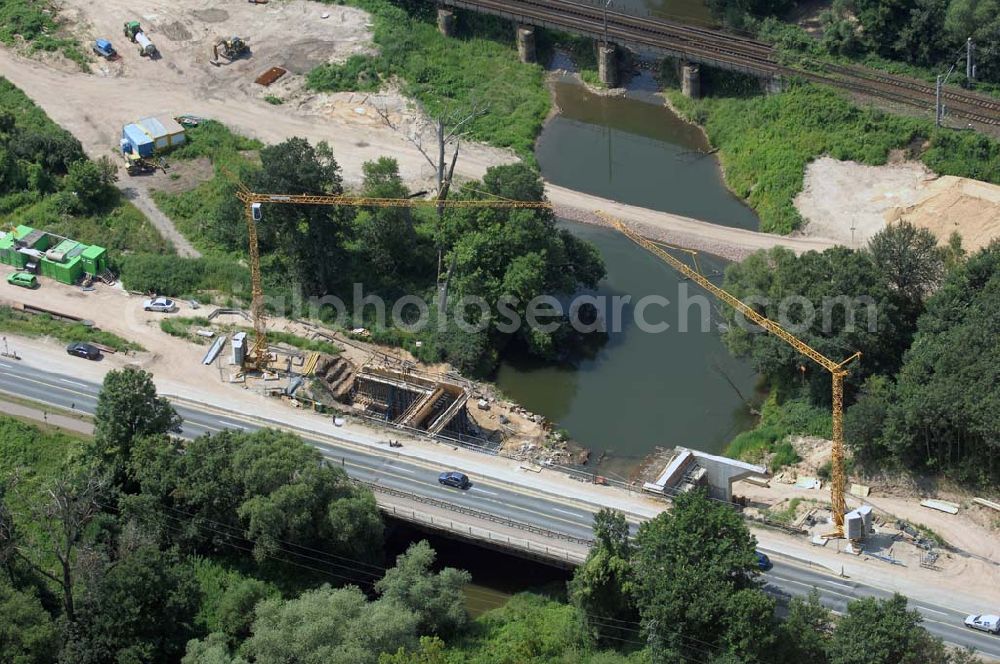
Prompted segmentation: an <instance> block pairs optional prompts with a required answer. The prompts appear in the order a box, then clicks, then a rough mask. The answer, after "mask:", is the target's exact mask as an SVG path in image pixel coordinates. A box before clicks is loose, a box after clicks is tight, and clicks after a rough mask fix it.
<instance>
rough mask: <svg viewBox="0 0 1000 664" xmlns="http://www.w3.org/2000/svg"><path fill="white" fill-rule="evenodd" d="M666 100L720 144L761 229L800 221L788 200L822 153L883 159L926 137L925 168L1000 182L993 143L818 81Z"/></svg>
mask: <svg viewBox="0 0 1000 664" xmlns="http://www.w3.org/2000/svg"><path fill="white" fill-rule="evenodd" d="M670 99H671V101H672V102H673V104H674V105H675V106H676V107H677V108H678V109H679V110H680V111H681V112H682V113H683V114H684V115H685V116H687V117H688V118H690V119H692V120H694V121H695V122H697V123H698V124H701V125H702V126H704V127H705V131H706V132H707V133H708V137H709V140H710V141H711V143H712V145H714V146H716V147H718V149H719V158H720V160H721V162H722V168H723V171H724V174H725V178H726V183H727V184H728V186H729V187H730V188H731V189H732V190H733V191H734V192H735V193H736V194H737V195H738V196H740V197H742V198H745V199H746V200H747V202H748V203H749V204H750V205H751V206H752V207H753V208H754V210H756V211H757V214H758V215H759V216H760V220H761V229H762V230H765V231H768V232H773V233H789V232H791V231H792V230H794V229H796V228H798V227H799V226H800V225H801V223H802V219H801V217H800V215H799V213H798V211H797V210H796V209H795V207H794V205H793V204H792V201H793V200H794V198H795V196H796V195H797V194H798V193H799V192H800V191H801V190H802V182H803V177H804V173H805V167H806V165H807V164H808V163H809V162H810V161H812V160H813V159H815V158H817V157H820V156H823V155H829V156H831V157H833V158H835V159H850V160H855V161H860V162H862V163H866V164H884V163H885V162H886V160H887V159H888V157H889V152H890V150H893V149H909V148H910V146H912V145H921V144H922V143H923V142H924V141H925V140H926V141H927V143H928V145H927V147H926V148H920V152H919V153H918V154H916V155H914V156H916V157H919V158H920V159H921V160H922V161H923V162H924V163H925V164H927V166H928V167H930V168H931V169H932V170H934V171H936V172H938V173H940V174H942V175H958V176H963V177H971V178H976V179H979V180H985V181H987V182H994V183H1000V143H998V142H997V141H995V140H993V139H990V138H987V137H985V136H982V135H980V134H975V133H972V132H961V133H956V132H953V131H950V130H939V129H935V128H934V127H933V125H932V123H929V122H926V121H923V120H917V119H914V118H905V117H899V116H893V115H888V114H885V113H881V112H879V111H876V110H872V109H862V108H859V107H857V106H855V105H854V104H852V103H851V102H849V101H848V100H846V99H845V98H844V97H843V96H841V95H840V94H839V93H837V92H834V91H832V90H829V89H826V88H823V87H817V86H812V85H802V86H795V87H793V88H792V89H790V90H788V91H786V92H784V93H782V94H779V95H769V96H755V97H746V98H732V97H730V98H722V97H708V98H705V99H702V100H691V99H688V98H687V97H684V96H682V95H680V94H679V93H677V92H671V93H670Z"/></svg>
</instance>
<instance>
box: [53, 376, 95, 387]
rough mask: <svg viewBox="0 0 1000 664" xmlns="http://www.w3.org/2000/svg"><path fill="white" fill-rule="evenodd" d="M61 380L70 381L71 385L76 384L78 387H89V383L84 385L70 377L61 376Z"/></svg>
mask: <svg viewBox="0 0 1000 664" xmlns="http://www.w3.org/2000/svg"><path fill="white" fill-rule="evenodd" d="M59 380H61V381H62V382H64V383H69V384H70V385H76V386H77V387H89V386H88V385H84V384H83V383H78V382H76V381H75V380H69V379H68V378H60V379H59Z"/></svg>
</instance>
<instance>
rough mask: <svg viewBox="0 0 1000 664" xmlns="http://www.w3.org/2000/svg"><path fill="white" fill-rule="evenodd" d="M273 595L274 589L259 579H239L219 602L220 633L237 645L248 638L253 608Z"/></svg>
mask: <svg viewBox="0 0 1000 664" xmlns="http://www.w3.org/2000/svg"><path fill="white" fill-rule="evenodd" d="M274 595H275V592H274V588H273V587H272V586H270V585H268V584H266V583H264V582H263V581H261V580H260V579H241V580H240V581H239V583H237V584H235V585H233V586H231V587H230V588H228V589H227V590H226V592H225V594H223V596H222V599H221V600H220V601H219V606H218V609H217V614H218V620H219V623H220V627H221V628H222V633H223V634H225V635H226V636H227V637H229V639H230V642H231V643H239V642H240V641H242V640H243V639H245V638H247V637H248V636H250V626H251V625H252V624H253V619H254V608H255V607H256V606H257V604H259V603H260V602H261V601H263V600H265V599H267V598H269V597H273V596H274Z"/></svg>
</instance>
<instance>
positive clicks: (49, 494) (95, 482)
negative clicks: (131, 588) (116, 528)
mask: <svg viewBox="0 0 1000 664" xmlns="http://www.w3.org/2000/svg"><path fill="white" fill-rule="evenodd" d="M106 489H107V480H106V478H104V477H102V476H100V475H98V474H97V472H96V471H88V472H86V473H83V474H81V475H78V476H76V477H60V478H58V479H56V480H54V481H53V482H52V483H51V484H49V486H48V487H47V488H46V489H45V499H44V500H43V501H37V500H36V501H35V504H33V505H31V506H30V507H29V508H28V509H29V511H30V518H31V519H32V521H34V522H35V523H37V524H38V525H39V527H40V530H41V531H42V532H41V533H40V534H41V537H39V538H38V539H39V541H32V538H30V536H28V535H26V536H25V538H24V539H22V538H21V537H19V536H18V537H14V539H13V541H12V546H13V551H14V553H15V555H17V557H18V558H19V559H20V560H23V561H24V562H25V563H27V564H28V565H29V566H30V567H31V568H32V569H34V570H35V571H36V572H38V573H39V574H41V575H42V576H44V577H46V578H48V579H50V580H51V581H53V582H55V583H56V584H58V585H59V586H60V588H62V591H63V609H64V610H65V612H66V618H67V619H68V620H69V621H70V622H74V621H75V620H76V613H75V610H74V602H73V583H74V570H75V562H76V558H77V550H78V548H79V546H80V543H81V541H82V539H83V534H84V531H85V530H86V528H87V526H88V525H89V524H90V523H91V521H93V520H94V517H96V516H97V515H98V514H99V513H100V512H101V506H100V500H101V498H102V496H103V494H104V492H105V491H106ZM26 502H27V501H26ZM0 527H2V526H0ZM9 531H10V533H11V535H13V534H14V530H13V528H9ZM5 532H7V530H3V531H2V532H0V537H3V535H4V533H5ZM43 550H46V551H48V552H50V553H51V554H52V555H53V556H54V557H55V558H56V560H57V561H58V563H59V569H58V570H57V571H55V572H53V571H51V570H50V569H48V568H47V566H46V565H45V564H44V563H43V562H42V561H41V560H40V558H41V557H42V556H40V553H41V552H42V551H43Z"/></svg>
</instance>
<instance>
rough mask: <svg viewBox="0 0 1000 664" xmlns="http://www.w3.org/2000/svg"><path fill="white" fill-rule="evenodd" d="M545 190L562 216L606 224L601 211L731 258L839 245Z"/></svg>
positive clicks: (672, 240) (664, 237) (658, 236)
mask: <svg viewBox="0 0 1000 664" xmlns="http://www.w3.org/2000/svg"><path fill="white" fill-rule="evenodd" d="M545 193H546V195H548V197H549V200H551V201H552V203H553V204H554V205H555V206H556V211H557V212H558V214H559V216H561V217H565V218H568V219H574V220H576V221H581V222H584V223H589V224H596V225H600V226H606V225H607V223H606V222H605V221H604V220H603V219H601V218H600V217H598V216H597V215H595V214H594V213H593V211H594V210H602V211H604V212H608V213H610V214H611V215H612V216H615V217H618V218H619V219H621V220H623V221H625V222H626V223H628V224H630V225H631V226H632V227H633V228H635V229H636V230H638V231H639V232H640V233H642V234H643V235H645V236H647V237H649V238H652V239H654V240H660V241H662V242H668V243H670V244H676V245H680V246H683V247H688V248H690V249H696V250H698V251H705V252H708V253H712V254H715V255H717V256H722V257H723V258H728V259H730V260H740V259H742V258H745V257H746V256H748V255H750V254H752V253H753V252H755V251H758V250H760V249H770V248H772V247H777V246H782V247H787V248H789V249H791V250H792V251H794V252H795V253H797V254H801V253H803V252H806V251H810V250H815V251H823V250H824V249H827V248H829V247H832V246H835V245H836V244H838V243H837V242H836V241H834V240H828V239H826V238H822V237H800V236H782V235H772V234H770V233H760V232H757V231H749V230H745V229H742V228H732V227H729V226H720V225H718V224H712V223H709V222H707V221H699V220H698V219H692V218H690V217H683V216H681V215H679V214H671V213H669V212H660V211H658V210H650V209H648V208H642V207H636V206H634V205H626V204H624V203H618V202H616V201H611V200H608V199H606V198H600V197H598V196H591V195H590V194H585V193H583V192H579V191H574V190H572V189H566V188H565V187H559V186H557V185H553V184H547V185H546V186H545Z"/></svg>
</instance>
